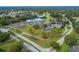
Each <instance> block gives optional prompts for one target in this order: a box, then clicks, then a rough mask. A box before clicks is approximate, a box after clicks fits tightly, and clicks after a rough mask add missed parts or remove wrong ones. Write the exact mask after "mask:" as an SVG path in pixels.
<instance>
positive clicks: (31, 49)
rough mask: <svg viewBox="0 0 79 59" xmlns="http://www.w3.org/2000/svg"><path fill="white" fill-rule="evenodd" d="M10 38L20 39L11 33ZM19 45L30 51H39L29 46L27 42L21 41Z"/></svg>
mask: <svg viewBox="0 0 79 59" xmlns="http://www.w3.org/2000/svg"><path fill="white" fill-rule="evenodd" d="M11 38H13V39H15V40H16V41H17V42H19V41H20V40H19V39H18V38H17V37H15V36H13V35H11ZM21 45H22V46H23V47H24V48H26V49H28V50H30V51H32V52H39V51H38V50H37V49H35V48H34V47H33V46H31V45H29V44H27V43H25V42H22V43H21Z"/></svg>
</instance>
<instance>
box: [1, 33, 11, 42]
mask: <svg viewBox="0 0 79 59" xmlns="http://www.w3.org/2000/svg"><path fill="white" fill-rule="evenodd" d="M9 38H10V34H9V33H3V32H0V42H4V41H6V40H8V39H9Z"/></svg>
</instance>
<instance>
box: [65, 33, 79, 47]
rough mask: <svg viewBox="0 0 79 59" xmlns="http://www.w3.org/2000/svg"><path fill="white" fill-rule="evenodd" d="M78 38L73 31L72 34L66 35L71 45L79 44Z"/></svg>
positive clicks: (68, 43)
mask: <svg viewBox="0 0 79 59" xmlns="http://www.w3.org/2000/svg"><path fill="white" fill-rule="evenodd" d="M77 40H78V38H77V36H76V34H75V33H71V34H70V35H68V36H66V37H65V42H66V44H67V45H69V46H73V45H76V44H77Z"/></svg>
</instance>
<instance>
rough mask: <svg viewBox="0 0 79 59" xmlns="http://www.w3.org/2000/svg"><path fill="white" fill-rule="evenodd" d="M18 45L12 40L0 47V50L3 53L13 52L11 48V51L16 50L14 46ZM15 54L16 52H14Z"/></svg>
mask: <svg viewBox="0 0 79 59" xmlns="http://www.w3.org/2000/svg"><path fill="white" fill-rule="evenodd" d="M17 44H19V43H18V42H16V41H14V40H11V41H9V42H7V43H5V44H3V45H0V49H1V50H3V51H5V52H13V51H12V48H13V49H16V48H15V46H16V45H17ZM15 52H16V51H15Z"/></svg>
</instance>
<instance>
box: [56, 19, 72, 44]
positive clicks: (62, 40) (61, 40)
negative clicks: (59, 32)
mask: <svg viewBox="0 0 79 59" xmlns="http://www.w3.org/2000/svg"><path fill="white" fill-rule="evenodd" d="M66 20H68V21H69V24H70V25H69V26H70V27H71V28H70V30H69V31H68V29H67V28H66V27H65V29H66V30H65V32H64V33H66V32H67V31H68V32H67V33H66V34H64V36H63V37H61V38H60V39H59V40H58V41H57V43H59V45H62V44H63V43H64V40H65V37H66V36H67V35H69V34H70V33H71V32H72V31H73V26H72V22H71V21H70V20H69V19H67V18H66Z"/></svg>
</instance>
